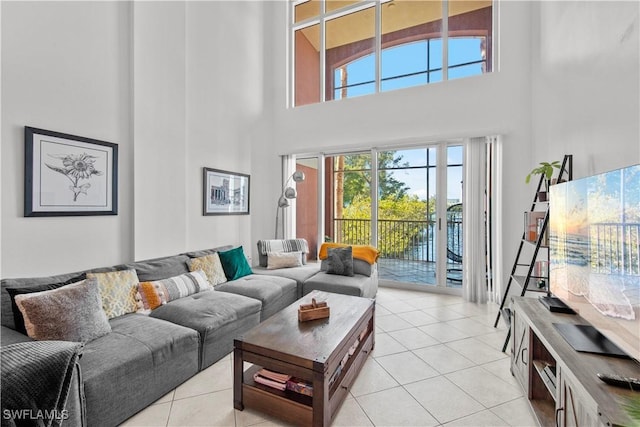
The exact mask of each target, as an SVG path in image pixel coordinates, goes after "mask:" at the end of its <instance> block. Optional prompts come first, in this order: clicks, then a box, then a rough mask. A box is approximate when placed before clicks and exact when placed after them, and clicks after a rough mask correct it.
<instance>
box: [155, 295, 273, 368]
mask: <svg viewBox="0 0 640 427" xmlns="http://www.w3.org/2000/svg"><path fill="white" fill-rule="evenodd" d="M220 286H223V285H220ZM261 306H262V304H261V303H260V301H258V300H256V299H253V298H247V297H244V296H241V295H235V294H232V293H228V292H217V291H216V292H201V293H198V294H193V295H189V296H188V297H185V298H181V299H179V300H175V301H171V302H169V303H167V304H165V305H163V306H161V307H158V308H156V309H155V310H153V311H152V312H151V314H149V317H152V318H157V319H163V320H167V321H169V322H171V323H175V324H176V325H182V326H185V327H187V328H191V329H193V330H196V331H198V333H199V334H200V368H201V369H202V368H204V367H206V366H209V364H211V363H213V362H215V360H217V359H216V357H218V356H220V355H219V354H218V353H217V351H218V349H219V348H225V350H226V352H227V353H228V352H229V351H231V349H232V345H233V340H230V341H229V342H220V341H217V342H216V337H217V336H218V335H221V334H222V335H224V334H226V333H229V332H233V331H236V330H243V328H244V327H253V326H255V325H257V324H258V322H259V321H260V308H261ZM243 332H244V330H243ZM227 347H228V349H227Z"/></svg>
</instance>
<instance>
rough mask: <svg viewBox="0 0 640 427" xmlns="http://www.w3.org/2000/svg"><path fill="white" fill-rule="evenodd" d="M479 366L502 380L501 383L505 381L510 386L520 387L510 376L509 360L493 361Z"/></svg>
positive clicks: (514, 378)
mask: <svg viewBox="0 0 640 427" xmlns="http://www.w3.org/2000/svg"><path fill="white" fill-rule="evenodd" d="M480 366H482V368H483V369H486V370H487V371H489V372H491V373H492V374H493V375H495V376H497V377H499V378H500V379H502V381H506V382H508V383H509V384H511V385H514V386H516V387H520V385H519V384H518V381H517V380H516V377H514V376H513V375H512V374H511V359H500V360H495V361H493V362H489V363H484V364H482V365H480Z"/></svg>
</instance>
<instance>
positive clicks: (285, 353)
mask: <svg viewBox="0 0 640 427" xmlns="http://www.w3.org/2000/svg"><path fill="white" fill-rule="evenodd" d="M312 298H315V299H316V301H317V302H321V301H326V302H327V304H328V305H329V308H330V310H331V315H330V317H328V318H325V319H317V320H312V321H308V322H298V307H299V306H300V304H310V303H311V299H312ZM374 309H375V301H374V300H371V299H368V298H360V297H354V296H348V295H341V294H333V293H329V292H319V291H313V292H311V293H310V294H308V295H307V296H305V297H303V298H301V299H300V300H298V301H296V302H295V303H293V304H292V305H290V306H289V307H286V308H285V309H283V310H281V311H280V312H279V313H277V314H275V315H273V316H272V317H270V318H269V319H267V320H265V321H264V322H262V323H261V324H259V325H258V326H256V327H255V328H253V329H251V330H250V331H249V332H247V333H246V334H245V335H243V336H241V337H239V338H238V339H236V340H234V350H233V357H234V359H233V379H234V384H233V406H234V407H235V408H236V409H239V410H243V409H244V408H253V409H256V410H258V411H262V412H265V413H267V414H269V415H271V416H274V417H278V418H281V419H283V420H285V421H288V422H290V423H293V424H298V425H305V426H309V425H313V426H328V425H329V424H330V423H331V420H332V418H333V417H334V416H335V414H336V412H337V411H338V409H339V408H340V405H341V404H342V401H343V400H344V398H345V396H346V395H347V394H348V392H349V389H350V387H351V385H352V384H353V382H354V380H355V378H356V376H357V375H358V372H360V369H362V365H363V364H364V362H365V360H366V358H367V355H368V354H369V353H370V352H371V350H373V345H374V336H375V331H374ZM356 343H357V344H356ZM350 349H351V353H352V354H351V355H349V353H350V351H349V350H350ZM244 362H250V363H252V364H253V366H251V367H250V368H248V369H247V370H246V371H245V369H244ZM260 368H266V369H269V370H272V371H276V372H280V373H285V374H288V375H292V376H294V377H298V378H301V379H303V380H305V381H306V382H309V383H312V384H313V397H310V396H306V395H303V394H299V393H296V392H294V391H290V390H284V391H279V390H276V389H274V388H271V387H268V386H265V385H262V384H258V383H256V382H255V381H254V380H253V374H254V373H255V372H257V371H258V370H259V369H260Z"/></svg>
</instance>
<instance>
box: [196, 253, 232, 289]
mask: <svg viewBox="0 0 640 427" xmlns="http://www.w3.org/2000/svg"><path fill="white" fill-rule="evenodd" d="M187 265H188V266H189V271H198V270H202V271H204V273H205V274H206V275H207V279H209V283H211V285H213V286H216V285H219V284H220V283H224V282H226V281H227V276H225V275H224V269H223V268H222V263H221V262H220V255H218V253H217V252H214V253H212V254H211V255H206V256H202V257H198V258H191V259H190V260H189V261H187Z"/></svg>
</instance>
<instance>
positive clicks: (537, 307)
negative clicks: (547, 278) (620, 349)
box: [510, 297, 640, 427]
mask: <svg viewBox="0 0 640 427" xmlns="http://www.w3.org/2000/svg"><path fill="white" fill-rule="evenodd" d="M511 307H512V317H511V335H512V337H513V339H512V340H511V347H510V349H511V350H510V351H511V373H512V374H513V375H514V376H515V377H516V379H517V380H518V382H519V383H520V385H521V386H522V388H523V389H524V390H525V392H526V395H527V397H528V399H529V403H530V404H531V407H532V409H533V412H534V413H535V415H536V417H537V418H538V422H539V423H540V425H541V426H557V427H565V426H607V427H610V426H632V425H634V424H633V422H632V421H631V420H630V419H629V417H628V416H627V414H626V413H625V411H624V410H623V408H622V406H621V403H622V402H624V400H625V399H627V398H629V397H632V396H634V395H635V396H636V397H637V393H638V392H633V391H631V390H625V389H622V388H619V387H613V386H610V385H607V384H605V383H604V382H602V381H600V379H598V377H597V376H596V374H597V373H599V372H601V373H614V374H618V375H622V376H625V377H635V378H640V364H639V363H638V362H637V361H635V360H632V359H619V358H614V357H609V356H602V355H596V354H590V353H580V352H577V351H575V350H574V349H573V348H572V347H571V346H570V345H569V344H568V343H567V342H566V341H565V340H564V338H563V337H562V336H561V335H560V334H559V333H558V332H557V331H556V329H555V327H554V326H553V323H574V324H587V322H586V321H584V320H583V319H582V318H581V317H580V316H578V315H570V314H560V313H552V312H550V311H549V310H547V309H546V308H545V307H544V306H543V305H542V304H541V303H540V302H539V301H538V299H537V298H527V297H513V300H512V306H511Z"/></svg>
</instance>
